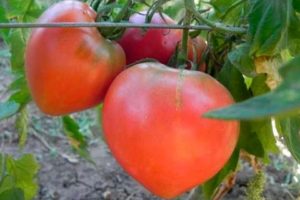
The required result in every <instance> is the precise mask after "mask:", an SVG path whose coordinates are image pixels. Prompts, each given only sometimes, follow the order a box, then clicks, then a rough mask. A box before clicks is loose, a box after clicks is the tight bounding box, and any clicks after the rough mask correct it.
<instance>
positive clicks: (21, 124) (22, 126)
mask: <svg viewBox="0 0 300 200" xmlns="http://www.w3.org/2000/svg"><path fill="white" fill-rule="evenodd" d="M16 128H17V131H18V134H19V146H20V147H21V148H23V147H24V145H25V143H26V141H27V136H28V112H27V109H26V106H24V107H22V108H21V110H20V113H19V114H18V116H17V119H16Z"/></svg>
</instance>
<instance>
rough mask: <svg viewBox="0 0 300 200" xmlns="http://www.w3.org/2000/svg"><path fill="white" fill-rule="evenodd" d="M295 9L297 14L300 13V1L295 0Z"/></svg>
mask: <svg viewBox="0 0 300 200" xmlns="http://www.w3.org/2000/svg"><path fill="white" fill-rule="evenodd" d="M293 7H294V9H295V10H296V11H297V12H300V0H293Z"/></svg>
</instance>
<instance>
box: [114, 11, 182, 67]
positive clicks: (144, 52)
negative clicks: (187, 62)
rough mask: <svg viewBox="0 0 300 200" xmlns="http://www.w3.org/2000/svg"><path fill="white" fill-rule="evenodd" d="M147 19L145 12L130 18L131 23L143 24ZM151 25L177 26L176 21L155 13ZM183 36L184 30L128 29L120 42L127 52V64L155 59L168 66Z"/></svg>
mask: <svg viewBox="0 0 300 200" xmlns="http://www.w3.org/2000/svg"><path fill="white" fill-rule="evenodd" d="M145 18H146V13H145V12H143V13H142V14H140V13H136V14H134V15H132V16H131V17H130V19H129V22H131V23H135V24H141V23H145ZM151 23H153V24H175V21H174V20H172V19H171V18H170V17H168V16H167V15H165V14H164V15H163V18H162V17H161V16H160V14H159V13H155V14H154V16H153V17H152V20H151ZM181 36H182V30H174V29H148V30H143V29H140V28H128V29H126V31H125V33H124V34H123V36H122V37H121V39H120V40H119V41H118V42H119V44H120V45H121V46H122V47H123V49H124V51H125V54H126V61H127V64H131V63H133V62H136V61H138V60H141V59H145V58H153V59H156V60H158V61H159V62H161V63H164V64H167V63H168V61H169V59H170V58H171V56H172V54H173V53H174V51H175V49H176V46H177V44H178V42H179V41H181Z"/></svg>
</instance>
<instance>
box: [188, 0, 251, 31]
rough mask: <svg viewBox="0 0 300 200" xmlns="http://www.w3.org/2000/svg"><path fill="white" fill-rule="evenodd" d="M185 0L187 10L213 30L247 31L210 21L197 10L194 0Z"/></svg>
mask: <svg viewBox="0 0 300 200" xmlns="http://www.w3.org/2000/svg"><path fill="white" fill-rule="evenodd" d="M185 2H186V9H187V11H188V12H190V13H192V14H193V15H194V16H195V17H196V18H197V19H198V20H199V21H202V22H203V23H205V24H206V25H208V26H210V27H211V28H212V29H213V30H216V31H223V32H230V33H238V34H242V33H246V31H247V30H246V29H244V28H241V27H232V26H227V25H224V24H221V23H215V22H213V21H210V20H209V19H206V18H205V17H203V16H202V15H201V13H199V12H198V11H197V10H196V5H195V2H194V0H185Z"/></svg>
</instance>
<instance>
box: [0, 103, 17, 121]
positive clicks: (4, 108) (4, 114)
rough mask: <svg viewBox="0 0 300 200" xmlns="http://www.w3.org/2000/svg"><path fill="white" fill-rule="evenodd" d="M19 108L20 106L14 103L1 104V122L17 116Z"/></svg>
mask: <svg viewBox="0 0 300 200" xmlns="http://www.w3.org/2000/svg"><path fill="white" fill-rule="evenodd" d="M19 108H20V104H18V103H16V102H13V101H8V102H4V103H0V120H3V119H6V118H8V117H11V116H12V115H14V114H16V113H17V112H18V110H19Z"/></svg>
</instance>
